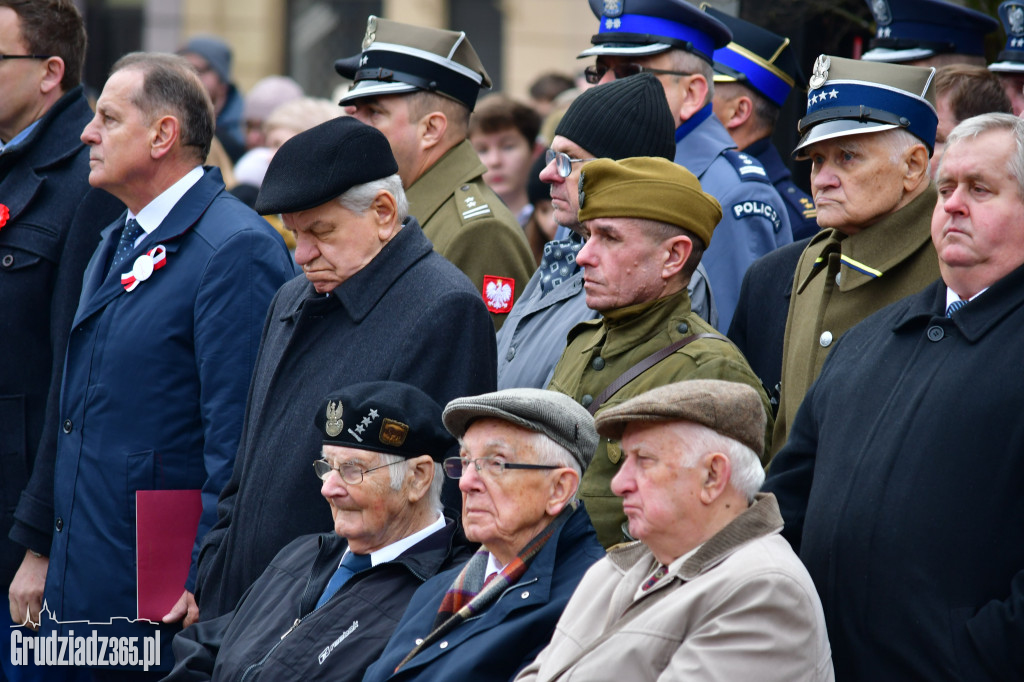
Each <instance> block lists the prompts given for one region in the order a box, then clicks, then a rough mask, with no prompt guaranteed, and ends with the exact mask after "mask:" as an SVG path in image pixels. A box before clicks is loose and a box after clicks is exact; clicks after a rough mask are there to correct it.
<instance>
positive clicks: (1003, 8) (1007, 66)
mask: <svg viewBox="0 0 1024 682" xmlns="http://www.w3.org/2000/svg"><path fill="white" fill-rule="evenodd" d="M999 19H1000V21H1002V22H1003V30H1004V31H1005V32H1006V47H1004V48H1003V50H1002V52H1000V53H999V56H998V57H996V61H995V62H993V63H991V64H989V65H988V69H989V71H992V72H993V73H995V74H996V75H997V76H999V80H1000V82H1001V83H1002V84H1003V89H1004V90H1005V91H1006V95H1007V97H1009V98H1010V103H1011V104H1012V105H1013V114H1014V116H1020V115H1021V113H1022V112H1024V2H1020V1H1019V0H1008V2H1004V3H1002V4H1000V5H999Z"/></svg>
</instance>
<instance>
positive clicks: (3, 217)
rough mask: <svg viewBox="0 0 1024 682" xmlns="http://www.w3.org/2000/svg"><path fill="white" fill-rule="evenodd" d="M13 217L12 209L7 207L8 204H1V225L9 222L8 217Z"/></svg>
mask: <svg viewBox="0 0 1024 682" xmlns="http://www.w3.org/2000/svg"><path fill="white" fill-rule="evenodd" d="M10 217H11V209H9V208H7V204H0V227H3V226H4V225H6V224H7V219H8V218H10Z"/></svg>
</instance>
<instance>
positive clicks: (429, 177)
mask: <svg viewBox="0 0 1024 682" xmlns="http://www.w3.org/2000/svg"><path fill="white" fill-rule="evenodd" d="M486 170H487V169H486V168H485V167H484V165H483V164H482V163H480V158H479V157H478V156H477V154H476V152H475V151H473V147H472V145H470V144H469V142H468V141H463V142H461V143H459V144H458V145H456V146H455V147H453V148H452V149H450V150H449V151H448V152H447V153H446V154H445V155H444V156H442V157H441V158H440V159H438V161H437V163H435V164H434V165H433V166H431V167H430V168H428V169H427V171H426V172H425V173H424V174H423V175H421V176H420V177H419V178H417V179H416V180H415V181H414V182H413V183H412V185H411V186H410V187H408V188H406V196H407V197H408V199H409V212H410V213H411V214H412V215H414V216H416V219H417V220H419V222H420V225H422V226H423V234H424V235H426V237H427V239H429V240H430V241H431V243H433V245H434V250H435V251H437V252H438V253H439V254H441V255H442V256H444V257H445V258H447V259H448V260H449V261H451V262H452V263H454V264H455V266H456V267H457V268H459V269H460V270H462V271H463V272H464V273H466V276H467V277H469V279H470V281H472V282H473V286H475V287H476V290H477V291H479V292H480V295H481V296H482V297H483V300H484V303H485V304H486V305H487V309H488V310H489V311H490V312H491V317H492V319H493V320H494V326H495V328H496V329H497V328H500V327H501V324H502V323H503V322H504V321H505V316H506V315H507V314H508V312H509V311H510V310H511V309H512V304H513V303H514V302H515V300H516V298H517V297H518V296H519V293H520V292H521V291H522V290H523V288H525V287H526V283H527V282H528V281H529V279H530V276H531V275H532V274H533V271H534V270H536V269H537V266H536V261H534V259H533V253H532V252H531V251H530V245H529V243H528V242H527V241H526V236H525V234H524V233H523V228H521V227H520V226H519V223H518V221H517V220H516V218H515V216H513V215H512V212H511V211H510V210H509V209H508V208H507V207H506V206H505V204H504V203H502V201H501V199H499V198H498V195H496V194H495V193H494V192H493V191H492V190H491V189H490V188H489V187H488V186H487V185H486V184H484V181H483V179H482V177H481V176H483V174H484V171H486Z"/></svg>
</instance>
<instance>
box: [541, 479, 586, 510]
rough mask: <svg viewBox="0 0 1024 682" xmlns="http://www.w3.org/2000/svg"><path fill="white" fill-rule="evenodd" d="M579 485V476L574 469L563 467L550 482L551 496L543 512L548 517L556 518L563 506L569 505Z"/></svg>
mask: <svg viewBox="0 0 1024 682" xmlns="http://www.w3.org/2000/svg"><path fill="white" fill-rule="evenodd" d="M579 485H580V475H579V474H578V473H576V470H575V469H570V468H569V467H565V468H562V469H558V470H557V471H556V472H555V476H554V478H553V480H552V481H551V494H550V495H549V496H548V503H547V506H546V507H545V511H546V512H547V514H548V516H558V514H560V513H561V511H562V510H563V509H565V505H566V504H568V503H569V500H571V499H572V496H573V495H575V494H576V489H577V488H578V487H579Z"/></svg>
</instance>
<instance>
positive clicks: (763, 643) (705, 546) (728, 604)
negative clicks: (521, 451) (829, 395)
mask: <svg viewBox="0 0 1024 682" xmlns="http://www.w3.org/2000/svg"><path fill="white" fill-rule="evenodd" d="M596 426H597V430H598V433H600V434H601V435H602V436H604V437H606V438H611V439H615V440H620V439H621V442H622V455H623V460H622V467H621V468H620V469H619V471H618V473H617V474H616V475H615V478H613V479H612V491H613V492H614V493H615V494H616V495H618V496H619V497H621V498H622V502H623V507H624V509H625V511H626V516H627V517H628V518H629V532H630V534H631V535H633V536H634V537H636V538H638V540H639V541H638V542H632V543H629V544H625V545H619V546H618V547H614V548H612V549H610V550H609V551H608V556H607V557H606V558H605V559H603V560H602V561H600V562H598V563H597V564H596V565H595V566H594V567H593V568H592V569H591V570H590V571H588V572H587V575H586V576H585V577H584V578H583V581H582V582H581V583H580V585H579V588H578V589H577V590H576V594H574V595H573V598H572V600H571V601H570V602H569V605H568V606H566V608H565V613H563V614H562V618H561V620H559V621H558V628H557V631H556V632H555V635H554V637H552V639H551V643H550V644H549V645H548V647H547V648H545V649H544V650H543V651H542V652H541V653H540V655H539V656H537V659H536V660H535V661H534V662H533V663H532V664H531V665H530V666H529V667H528V668H527V669H526V670H524V671H523V672H522V674H521V675H519V677H517V678H516V680H517V682H539V681H540V680H569V679H572V680H623V681H625V680H628V681H629V682H643V681H645V680H650V681H651V682H653V681H654V680H695V679H699V680H778V681H779V682H792V681H793V680H805V681H808V682H820V681H825V680H832V679H833V674H832V657H831V650H830V648H829V643H828V637H827V636H826V633H825V617H824V615H823V614H822V610H821V602H820V601H819V600H818V593H817V591H816V590H815V589H814V584H813V583H812V582H811V577H810V575H808V573H807V569H805V568H804V566H803V564H802V563H800V559H799V558H798V557H797V556H796V554H795V553H794V552H793V550H792V549H791V548H790V547H789V544H788V543H787V542H786V540H785V539H783V538H782V536H781V535H780V534H779V531H781V530H782V516H780V514H779V505H778V503H777V502H776V500H775V497H774V496H773V495H770V494H768V495H762V494H757V491H758V488H759V487H760V486H761V482H762V481H763V480H764V472H763V471H762V470H761V464H760V462H759V460H758V456H757V453H758V452H760V451H761V448H762V447H763V446H764V427H765V411H764V406H763V403H762V400H761V396H759V395H758V393H757V392H756V391H755V390H754V389H753V388H751V387H750V386H747V385H745V384H741V383H735V382H730V381H721V380H717V379H694V380H690V381H681V382H678V383H674V384H669V385H667V386H661V387H659V388H656V389H653V390H651V391H647V392H646V393H642V394H640V395H638V396H636V397H635V398H632V399H630V400H627V401H626V402H623V403H621V404H619V405H615V406H613V407H609V408H607V409H606V410H603V411H602V412H601V413H600V414H598V416H597V423H596Z"/></svg>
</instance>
